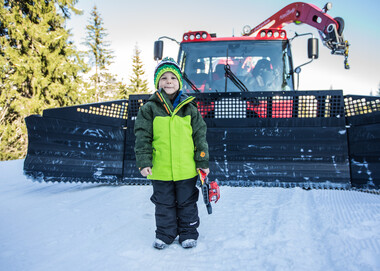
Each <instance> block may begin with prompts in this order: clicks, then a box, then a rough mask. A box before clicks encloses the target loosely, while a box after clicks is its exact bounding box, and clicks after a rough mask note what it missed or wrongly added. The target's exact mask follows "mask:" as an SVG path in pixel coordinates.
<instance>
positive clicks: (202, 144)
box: [191, 106, 209, 168]
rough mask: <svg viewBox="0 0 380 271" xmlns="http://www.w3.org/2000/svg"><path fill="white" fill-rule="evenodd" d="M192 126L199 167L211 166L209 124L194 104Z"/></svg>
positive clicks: (195, 157) (196, 161) (196, 159)
mask: <svg viewBox="0 0 380 271" xmlns="http://www.w3.org/2000/svg"><path fill="white" fill-rule="evenodd" d="M191 126H192V128H193V140H194V145H195V153H194V160H195V164H196V166H197V168H208V167H209V154H208V144H207V140H206V133H207V125H206V123H205V121H204V120H203V118H202V116H201V114H200V113H199V111H198V110H197V108H196V106H194V111H193V114H192V118H191Z"/></svg>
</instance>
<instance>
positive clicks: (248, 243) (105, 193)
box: [0, 160, 380, 271]
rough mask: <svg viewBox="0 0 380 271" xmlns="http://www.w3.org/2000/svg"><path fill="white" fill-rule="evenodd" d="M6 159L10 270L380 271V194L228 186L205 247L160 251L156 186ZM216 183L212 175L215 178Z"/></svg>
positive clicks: (2, 236) (0, 187) (0, 204)
mask: <svg viewBox="0 0 380 271" xmlns="http://www.w3.org/2000/svg"><path fill="white" fill-rule="evenodd" d="M22 166H23V160H17V161H9V162H1V163H0V270H4V271H5V270H7V271H12V270H17V271H24V270H28V271H34V270H35V271H45V270H47V271H52V270H54V271H58V270H62V271H67V270H80V271H83V270H91V271H95V270H99V271H104V270H112V271H118V270H208V271H209V270H218V271H222V270H239V271H240V270H292V271H293V270H321V271H322V270H323V271H325V270H360V271H364V270H380V196H379V195H374V194H369V193H362V192H353V191H338V190H312V191H305V190H302V189H300V188H292V189H284V188H257V187H256V188H253V187H250V188H248V187H246V188H242V187H241V188H239V187H224V186H223V187H221V199H220V201H219V202H218V203H217V204H213V214H212V215H208V214H207V212H206V208H205V205H204V204H203V202H202V201H201V198H200V200H199V202H198V207H199V212H200V218H201V226H200V228H199V232H200V237H199V240H198V246H197V247H196V248H193V249H187V250H185V249H183V248H182V247H181V246H180V245H179V244H178V242H177V241H176V242H175V243H173V244H172V245H170V246H169V247H168V248H167V249H164V250H162V251H159V250H156V249H154V248H153V247H152V243H153V240H154V230H155V222H154V205H153V204H152V203H151V202H150V200H149V198H150V196H151V193H152V187H151V186H108V185H97V184H77V183H67V184H65V183H38V182H32V181H31V180H28V179H27V178H26V177H24V176H23V174H22ZM210 177H212V175H211V176H210Z"/></svg>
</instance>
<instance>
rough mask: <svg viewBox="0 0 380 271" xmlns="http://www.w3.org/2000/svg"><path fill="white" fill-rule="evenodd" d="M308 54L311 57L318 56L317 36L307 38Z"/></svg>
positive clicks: (315, 57)
mask: <svg viewBox="0 0 380 271" xmlns="http://www.w3.org/2000/svg"><path fill="white" fill-rule="evenodd" d="M307 55H308V57H309V58H310V59H317V58H318V55H319V48H318V39H317V38H310V39H308V40H307Z"/></svg>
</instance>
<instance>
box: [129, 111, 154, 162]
mask: <svg viewBox="0 0 380 271" xmlns="http://www.w3.org/2000/svg"><path fill="white" fill-rule="evenodd" d="M134 132H135V136H136V141H135V155H136V165H137V167H138V168H139V169H143V168H145V167H152V166H153V165H152V141H153V115H152V111H151V110H150V107H149V106H148V105H147V104H145V105H144V106H143V107H141V108H140V110H139V112H138V113H137V118H136V121H135V129H134Z"/></svg>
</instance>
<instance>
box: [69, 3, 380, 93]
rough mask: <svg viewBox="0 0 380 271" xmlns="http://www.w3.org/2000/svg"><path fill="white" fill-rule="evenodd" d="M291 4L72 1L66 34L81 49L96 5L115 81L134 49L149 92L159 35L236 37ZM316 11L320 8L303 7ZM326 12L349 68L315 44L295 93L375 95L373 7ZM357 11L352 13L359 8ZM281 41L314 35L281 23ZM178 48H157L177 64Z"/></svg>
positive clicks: (299, 55) (302, 46)
mask: <svg viewBox="0 0 380 271" xmlns="http://www.w3.org/2000/svg"><path fill="white" fill-rule="evenodd" d="M293 2H295V1H280V0H266V1H254V0H235V1H226V0H206V1H204V0H203V1H202V0H193V1H188V2H183V1H172V0H161V1H153V0H140V1H130V0H127V1H125V0H124V1H123V0H107V1H104V0H103V1H102V0H79V2H78V4H77V5H76V8H78V9H80V10H82V11H83V15H75V14H72V16H71V19H70V20H69V21H68V22H67V28H68V29H70V31H71V33H72V37H71V40H72V41H74V43H75V44H76V46H77V48H78V49H81V50H84V49H86V48H85V47H84V45H83V44H81V43H83V42H84V39H85V36H86V31H85V27H86V25H87V24H88V23H89V22H88V21H89V19H90V12H91V10H92V9H93V7H94V6H95V5H96V6H97V8H98V11H99V12H100V15H101V18H102V19H103V22H104V27H105V28H106V31H107V33H108V36H107V38H106V40H107V41H109V42H110V44H111V46H110V47H109V48H110V49H111V50H113V51H114V56H115V58H114V63H113V64H112V65H111V66H110V71H111V72H112V73H114V74H116V75H118V78H119V80H122V81H123V82H124V83H126V84H128V83H129V80H130V76H131V75H132V57H133V54H134V48H135V46H136V45H137V46H138V48H139V50H140V51H141V59H142V62H143V65H144V68H145V71H146V79H147V80H148V82H149V87H150V88H151V89H153V73H154V68H155V66H156V65H157V62H156V61H155V60H153V45H154V41H156V40H157V39H158V38H159V37H161V36H169V37H171V38H174V39H176V40H178V41H180V40H181V38H182V35H183V33H185V32H187V31H190V30H192V31H199V30H204V31H207V32H209V33H216V34H217V36H218V37H230V36H232V35H235V36H240V35H241V32H242V29H243V27H244V26H245V25H250V26H251V27H252V28H253V27H255V26H257V25H258V24H260V23H261V22H263V21H264V20H265V19H267V18H269V17H270V16H272V15H273V14H275V13H276V12H277V11H279V10H280V9H282V8H283V7H285V6H286V5H288V4H290V3H293ZM306 3H310V4H314V5H315V6H317V7H320V8H322V7H323V6H324V5H325V4H326V1H320V0H313V1H310V2H306ZM332 4H333V7H332V9H331V10H330V11H329V12H328V14H329V15H330V16H332V17H342V18H343V19H344V20H345V29H344V32H343V34H344V38H345V39H346V40H348V42H349V43H350V51H349V59H348V60H349V64H350V67H351V69H350V70H346V69H344V65H343V61H344V57H343V56H336V55H331V53H330V50H329V49H328V48H326V47H324V46H323V45H322V42H321V40H320V42H319V58H318V59H317V60H314V61H313V62H312V63H311V64H309V65H306V66H303V67H302V72H301V74H300V87H299V89H300V90H326V89H342V90H343V92H344V94H355V95H369V94H370V93H371V92H372V93H373V94H374V95H375V94H376V93H377V91H378V89H379V88H380V68H379V66H378V65H379V64H378V63H380V53H379V50H378V44H380V29H379V27H378V14H377V12H378V10H379V9H380V2H378V1H372V0H362V1H360V2H358V1H353V0H335V1H332ZM359 5H360V7H359ZM285 30H287V33H288V37H292V36H294V34H295V32H297V33H298V34H301V33H313V34H314V36H315V37H318V38H319V34H318V32H317V30H316V29H314V28H312V27H311V26H308V25H300V26H298V25H295V24H289V25H287V26H286V27H285ZM178 49H179V46H178V45H177V44H176V43H174V42H172V41H169V40H165V42H164V56H170V57H173V58H174V59H177V56H178ZM292 50H293V61H294V66H299V65H301V64H303V63H305V62H307V61H308V59H307V38H298V39H296V40H295V41H294V43H293V45H292Z"/></svg>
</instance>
